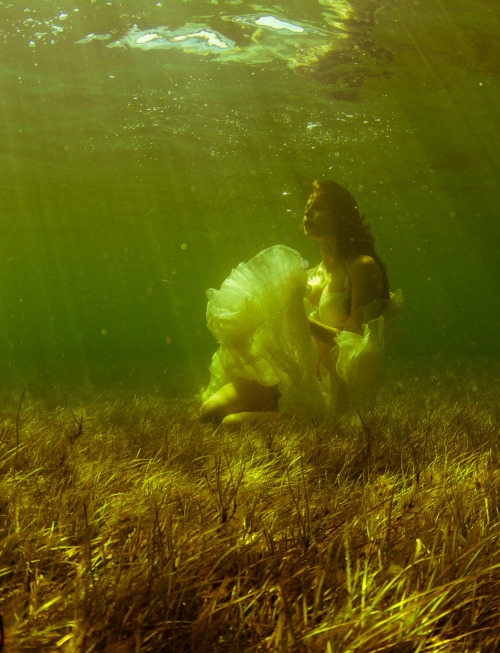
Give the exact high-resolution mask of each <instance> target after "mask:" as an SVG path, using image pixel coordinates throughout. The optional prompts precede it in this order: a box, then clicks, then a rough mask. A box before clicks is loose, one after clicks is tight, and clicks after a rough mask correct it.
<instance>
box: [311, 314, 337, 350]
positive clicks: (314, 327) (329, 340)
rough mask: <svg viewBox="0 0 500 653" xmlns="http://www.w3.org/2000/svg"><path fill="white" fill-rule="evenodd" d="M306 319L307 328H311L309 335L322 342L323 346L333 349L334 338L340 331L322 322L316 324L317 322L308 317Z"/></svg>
mask: <svg viewBox="0 0 500 653" xmlns="http://www.w3.org/2000/svg"><path fill="white" fill-rule="evenodd" d="M307 319H308V321H309V326H310V327H311V335H312V336H314V338H316V340H319V341H320V342H323V343H324V344H325V345H329V346H330V347H333V345H334V344H335V338H336V337H337V336H338V335H339V333H340V331H341V330H340V329H337V328H335V327H331V326H327V325H326V324H323V323H322V322H318V320H315V319H314V318H312V317H308V318H307Z"/></svg>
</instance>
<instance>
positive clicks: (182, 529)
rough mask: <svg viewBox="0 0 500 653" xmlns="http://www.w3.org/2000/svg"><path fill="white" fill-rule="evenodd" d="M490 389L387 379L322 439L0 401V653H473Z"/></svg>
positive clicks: (482, 626)
mask: <svg viewBox="0 0 500 653" xmlns="http://www.w3.org/2000/svg"><path fill="white" fill-rule="evenodd" d="M497 380H498V375H497V374H496V373H494V372H493V371H491V370H490V371H489V372H487V373H484V372H481V373H480V372H474V371H473V370H472V371H471V370H468V369H467V368H466V367H464V366H462V367H458V368H457V371H456V372H453V373H452V372H450V371H448V372H443V373H442V374H441V375H438V374H434V375H432V374H430V375H429V374H424V375H422V376H417V375H410V374H407V375H403V376H401V375H391V376H390V378H387V379H386V381H385V382H384V385H383V387H382V389H381V392H380V395H379V401H378V404H377V406H376V407H375V408H373V409H372V410H371V411H369V412H366V413H365V414H364V415H362V420H360V419H359V418H358V417H353V418H352V419H350V420H344V421H343V422H342V423H339V424H329V425H325V424H323V425H319V424H314V423H311V424H306V425H303V424H302V425H301V424H299V423H296V422H294V421H293V420H285V419H282V420H278V421H277V422H275V423H273V424H265V425H253V426H246V427H243V428H241V429H239V430H232V431H231V430H223V429H221V428H219V429H217V428H214V427H213V426H210V425H206V424H201V423H200V422H199V421H198V419H197V417H196V411H197V407H198V404H197V401H196V400H195V399H185V400H184V399H172V400H169V399H166V398H164V397H162V396H161V395H160V394H157V395H154V393H150V394H148V395H147V396H140V395H138V394H134V393H131V392H124V391H117V392H115V393H113V392H107V393H94V394H92V395H87V396H86V397H82V396H81V397H78V396H76V395H75V396H73V397H67V398H66V399H65V400H64V402H61V404H60V405H59V404H58V403H57V401H55V400H54V399H52V400H51V401H47V400H46V399H37V398H35V397H33V396H30V395H29V394H26V395H25V396H24V397H23V398H22V401H21V397H19V396H18V397H11V398H9V397H4V400H3V402H2V409H1V411H0V587H1V592H0V615H1V619H2V624H3V631H2V640H1V642H2V644H0V649H2V646H3V650H4V651H7V652H10V653H14V652H21V651H63V652H64V651H113V653H119V652H128V651H130V652H132V651H134V652H135V651H141V652H143V651H144V652H146V651H151V652H153V651H154V652H156V653H157V652H158V651H168V652H171V653H176V652H184V651H196V652H205V651H228V652H229V651H231V652H235V651H294V652H295V651H300V652H301V651H304V652H306V651H312V652H316V651H318V652H319V651H356V652H358V653H363V652H368V651H391V652H407V651H417V650H418V651H433V652H434V651H443V652H445V651H446V652H450V651H453V652H455V651H456V652H459V651H464V652H465V651H495V650H499V647H500V627H499V624H500V607H499V600H498V597H499V596H500V514H499V508H500V468H499V455H498V454H499V448H500V440H499V438H498V434H499V431H500V428H499V427H500V411H499V408H498V403H497V396H496V395H497V392H496V388H497V387H498V383H497Z"/></svg>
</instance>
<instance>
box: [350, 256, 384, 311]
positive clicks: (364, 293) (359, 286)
mask: <svg viewBox="0 0 500 653" xmlns="http://www.w3.org/2000/svg"><path fill="white" fill-rule="evenodd" d="M348 272H349V278H350V280H351V293H352V298H353V302H352V305H353V307H354V309H355V308H358V307H359V306H364V305H366V304H369V303H370V302H372V301H374V300H375V299H380V297H381V296H382V292H383V285H384V283H383V277H382V270H381V269H380V267H379V265H378V263H377V261H376V260H375V259H374V258H373V257H371V256H358V257H357V258H355V259H354V260H353V261H352V263H351V265H350V266H349V268H348Z"/></svg>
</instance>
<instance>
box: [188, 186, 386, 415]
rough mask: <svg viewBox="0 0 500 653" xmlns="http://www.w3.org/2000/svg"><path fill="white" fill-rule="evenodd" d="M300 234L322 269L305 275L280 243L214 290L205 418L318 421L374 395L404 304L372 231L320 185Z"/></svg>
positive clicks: (351, 206) (344, 197)
mask: <svg viewBox="0 0 500 653" xmlns="http://www.w3.org/2000/svg"><path fill="white" fill-rule="evenodd" d="M303 227H304V233H305V235H306V236H307V237H308V238H311V239H313V240H316V241H317V243H318V245H319V248H320V253H321V263H320V264H319V265H318V266H317V267H316V268H314V269H312V270H310V271H309V272H306V271H305V270H304V266H303V261H302V259H301V257H300V255H299V254H298V253H297V252H295V251H294V250H291V249H290V248H287V247H284V246H283V245H277V246H275V247H271V248H269V249H267V250H264V251H263V252H261V253H260V254H258V255H257V256H256V257H254V258H253V259H252V260H251V261H249V262H248V263H247V264H240V265H239V266H238V267H237V268H236V270H233V272H232V273H231V275H230V276H229V277H228V279H226V281H225V282H224V283H223V284H222V287H221V289H220V291H214V290H210V291H209V292H208V297H209V303H208V308H207V321H208V326H209V328H210V329H211V330H212V332H213V333H214V335H215V336H216V338H217V340H218V342H219V344H220V347H219V349H218V351H217V352H216V353H215V355H214V358H213V360H212V365H211V367H210V371H211V375H212V378H211V383H210V386H209V387H208V388H207V390H206V392H205V393H204V396H203V399H204V403H203V405H202V407H201V418H202V419H203V420H211V419H213V420H223V422H224V423H239V422H243V421H248V420H252V421H257V420H263V419H269V418H270V417H274V416H276V415H277V413H278V411H279V410H285V411H286V410H288V411H291V412H301V413H303V414H305V415H307V416H311V417H316V418H317V417H321V416H324V415H325V414H328V413H330V414H331V413H334V414H335V413H336V414H338V413H339V412H340V410H345V403H346V401H347V402H349V403H351V404H353V405H354V406H360V405H362V404H363V402H364V401H365V400H366V399H367V398H368V397H369V395H370V394H371V392H372V390H373V387H374V383H375V381H376V377H377V375H378V371H379V368H380V364H381V361H382V358H383V352H384V346H385V331H386V322H387V317H388V318H389V321H391V319H392V317H393V316H394V314H395V312H396V308H397V303H398V301H399V300H398V298H397V297H396V298H394V299H393V301H390V299H391V298H390V296H389V284H388V280H387V274H386V271H385V267H384V265H383V264H382V262H381V261H380V259H379V257H378V256H377V254H376V253H375V249H374V242H373V237H372V235H371V233H370V230H369V227H368V226H367V225H366V224H365V223H364V222H363V218H362V217H361V216H360V214H359V212H358V207H357V204H356V201H355V199H354V197H353V196H352V195H351V194H350V193H349V192H348V191H347V190H345V189H344V188H342V186H339V184H336V183H335V182H332V181H325V182H321V183H318V182H314V189H313V192H312V193H311V195H310V197H309V199H308V201H307V204H306V208H305V213H304V221H303ZM389 308H390V310H389ZM341 406H342V407H341Z"/></svg>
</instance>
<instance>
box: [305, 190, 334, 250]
mask: <svg viewBox="0 0 500 653" xmlns="http://www.w3.org/2000/svg"><path fill="white" fill-rule="evenodd" d="M303 225H304V233H305V235H306V236H307V237H308V238H314V239H315V240H319V239H322V238H325V237H327V236H332V232H333V219H332V207H331V206H330V205H329V204H328V202H327V200H326V198H325V196H324V195H323V194H322V193H321V192H319V191H314V193H311V195H310V196H309V199H308V200H307V204H306V208H305V210H304V221H303Z"/></svg>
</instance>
